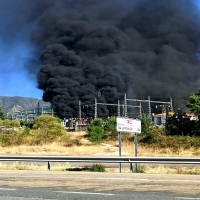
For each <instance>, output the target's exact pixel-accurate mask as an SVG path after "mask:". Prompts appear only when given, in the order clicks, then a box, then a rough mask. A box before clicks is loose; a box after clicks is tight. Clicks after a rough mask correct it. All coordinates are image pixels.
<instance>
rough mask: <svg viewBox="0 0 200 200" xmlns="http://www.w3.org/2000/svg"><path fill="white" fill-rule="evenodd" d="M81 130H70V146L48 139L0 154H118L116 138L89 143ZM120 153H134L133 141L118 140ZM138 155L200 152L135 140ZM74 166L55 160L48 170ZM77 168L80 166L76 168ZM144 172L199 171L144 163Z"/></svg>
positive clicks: (19, 166)
mask: <svg viewBox="0 0 200 200" xmlns="http://www.w3.org/2000/svg"><path fill="white" fill-rule="evenodd" d="M85 134H86V133H85V132H76V133H71V137H72V138H78V139H79V141H80V143H81V145H73V146H70V147H67V146H65V145H64V144H62V143H55V142H54V143H52V144H48V145H42V146H25V145H21V146H12V147H0V154H1V155H7V154H13V155H15V154H17V155H20V154H21V155H77V156H78V155H83V156H84V155H85V156H86V155H99V156H118V154H119V153H118V141H109V142H105V143H103V144H101V145H92V144H91V143H90V142H89V141H88V140H87V139H86V138H85ZM122 156H134V143H133V141H129V140H127V139H125V140H123V142H122ZM138 156H186V157H187V156H189V157H192V156H200V148H199V149H194V148H190V149H188V150H185V149H183V148H179V149H178V150H174V149H170V148H166V149H159V148H150V147H148V146H141V145H140V144H138ZM73 168H77V166H76V167H73V166H70V165H69V163H62V164H59V163H56V164H53V165H52V166H51V170H57V171H58V170H62V171H64V170H69V169H70V170H73ZM0 169H16V170H47V165H37V164H34V163H33V164H24V163H19V162H17V163H13V164H3V163H0ZM80 170H82V169H81V168H80ZM118 171H119V170H118V167H116V168H106V172H118ZM122 172H123V173H130V169H129V168H123V169H122ZM145 173H151V174H154V173H155V174H158V173H164V174H166V173H170V174H181V173H189V174H200V167H195V168H193V169H189V168H186V167H183V166H180V165H177V166H175V167H166V166H163V165H159V166H158V165H155V166H153V167H152V166H145Z"/></svg>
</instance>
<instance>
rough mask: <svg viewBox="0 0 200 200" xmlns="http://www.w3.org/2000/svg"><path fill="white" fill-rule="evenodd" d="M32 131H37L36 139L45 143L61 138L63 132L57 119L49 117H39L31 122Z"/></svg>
mask: <svg viewBox="0 0 200 200" xmlns="http://www.w3.org/2000/svg"><path fill="white" fill-rule="evenodd" d="M33 129H36V130H38V132H39V134H38V135H37V137H39V138H40V140H42V141H44V142H45V144H46V143H50V142H53V141H54V140H55V139H56V138H57V137H58V136H61V135H62V134H63V133H64V132H65V130H64V128H63V127H62V125H61V124H60V122H59V120H58V118H55V117H53V116H51V115H41V116H39V117H37V118H35V120H34V121H33Z"/></svg>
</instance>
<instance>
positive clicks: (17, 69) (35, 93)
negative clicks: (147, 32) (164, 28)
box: [0, 0, 200, 99]
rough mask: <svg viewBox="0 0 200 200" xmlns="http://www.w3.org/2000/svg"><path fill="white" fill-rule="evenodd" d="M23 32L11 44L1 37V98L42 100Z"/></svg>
mask: <svg viewBox="0 0 200 200" xmlns="http://www.w3.org/2000/svg"><path fill="white" fill-rule="evenodd" d="M5 1H9V0H0V5H1V4H4V2H5ZM41 1H42V0H41ZM166 1H167V0H166ZM188 1H189V0H188ZM198 6H199V7H200V0H198ZM4 20H6V17H5V15H3V14H0V23H1V24H2V22H3V21H4ZM10 23H12V22H10ZM6 28H8V29H9V26H8V27H0V34H6V33H5V30H3V31H1V29H6ZM16 30H17V29H16ZM8 31H9V30H8ZM21 32H22V33H13V35H15V36H16V35H17V36H19V39H18V40H13V41H9V42H5V41H4V40H5V38H4V37H1V36H0V70H1V72H0V96H22V97H33V98H39V99H41V98H42V94H43V92H42V91H41V90H39V89H37V82H36V77H29V75H28V74H27V72H26V71H25V70H24V69H23V66H24V64H25V63H26V61H27V59H28V58H29V57H30V55H31V53H32V50H33V49H32V47H31V45H30V44H28V43H27V38H26V36H28V34H27V33H24V32H23V30H21ZM10 34H12V33H10ZM20 35H21V36H20ZM2 38H3V39H2ZM13 69H14V70H13Z"/></svg>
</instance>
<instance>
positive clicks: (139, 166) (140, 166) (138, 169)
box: [133, 165, 146, 173]
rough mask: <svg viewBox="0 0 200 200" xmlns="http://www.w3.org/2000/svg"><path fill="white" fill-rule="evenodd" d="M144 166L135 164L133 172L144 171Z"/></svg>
mask: <svg viewBox="0 0 200 200" xmlns="http://www.w3.org/2000/svg"><path fill="white" fill-rule="evenodd" d="M145 170H146V167H145V166H144V165H137V167H135V168H134V169H133V173H145Z"/></svg>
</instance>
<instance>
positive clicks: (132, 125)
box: [117, 117, 141, 173]
mask: <svg viewBox="0 0 200 200" xmlns="http://www.w3.org/2000/svg"><path fill="white" fill-rule="evenodd" d="M117 132H118V141H119V157H121V133H122V132H126V133H135V137H134V143H135V157H137V133H141V120H138V119H130V118H129V119H128V118H122V117H117ZM130 167H131V171H132V164H131V166H130ZM119 172H120V173H121V163H119Z"/></svg>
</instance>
